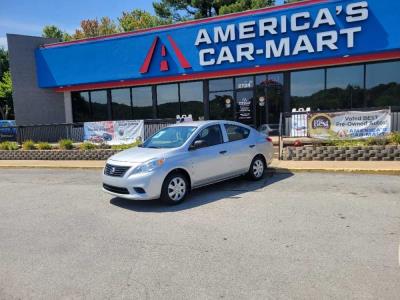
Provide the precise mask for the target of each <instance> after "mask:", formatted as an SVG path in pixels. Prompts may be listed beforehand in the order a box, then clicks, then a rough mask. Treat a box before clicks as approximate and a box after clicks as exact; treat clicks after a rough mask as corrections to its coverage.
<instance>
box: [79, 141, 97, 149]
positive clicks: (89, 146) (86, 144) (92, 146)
mask: <svg viewBox="0 0 400 300" xmlns="http://www.w3.org/2000/svg"><path fill="white" fill-rule="evenodd" d="M96 148H97V145H95V144H92V143H89V142H84V143H82V144H80V145H79V149H81V150H93V149H96Z"/></svg>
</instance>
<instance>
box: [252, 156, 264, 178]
mask: <svg viewBox="0 0 400 300" xmlns="http://www.w3.org/2000/svg"><path fill="white" fill-rule="evenodd" d="M253 174H254V176H255V177H256V178H259V177H261V176H262V175H263V174H264V163H263V162H262V161H261V160H260V159H257V160H256V161H255V162H254V164H253Z"/></svg>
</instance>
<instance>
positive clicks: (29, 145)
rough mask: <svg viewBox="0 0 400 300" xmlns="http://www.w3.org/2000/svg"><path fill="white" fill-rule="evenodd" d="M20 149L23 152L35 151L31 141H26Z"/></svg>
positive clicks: (33, 143)
mask: <svg viewBox="0 0 400 300" xmlns="http://www.w3.org/2000/svg"><path fill="white" fill-rule="evenodd" d="M22 149H24V150H36V145H35V142H34V141H32V140H27V141H25V142H23V143H22Z"/></svg>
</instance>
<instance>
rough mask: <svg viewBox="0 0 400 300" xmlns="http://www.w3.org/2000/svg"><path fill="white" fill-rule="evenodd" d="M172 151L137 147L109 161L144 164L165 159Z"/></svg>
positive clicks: (114, 156)
mask: <svg viewBox="0 0 400 300" xmlns="http://www.w3.org/2000/svg"><path fill="white" fill-rule="evenodd" d="M171 151H172V149H153V148H141V147H135V148H131V149H128V150H124V151H122V152H119V153H117V154H115V155H113V156H111V157H110V158H109V161H115V162H127V163H144V162H146V161H149V160H151V159H157V158H162V157H164V156H165V155H166V154H167V153H168V152H171Z"/></svg>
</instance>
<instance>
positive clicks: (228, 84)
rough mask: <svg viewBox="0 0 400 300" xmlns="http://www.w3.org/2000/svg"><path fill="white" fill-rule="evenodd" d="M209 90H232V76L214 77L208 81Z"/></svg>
mask: <svg viewBox="0 0 400 300" xmlns="http://www.w3.org/2000/svg"><path fill="white" fill-rule="evenodd" d="M209 89H210V92H218V91H231V90H233V78H224V79H215V80H210V81H209Z"/></svg>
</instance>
